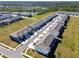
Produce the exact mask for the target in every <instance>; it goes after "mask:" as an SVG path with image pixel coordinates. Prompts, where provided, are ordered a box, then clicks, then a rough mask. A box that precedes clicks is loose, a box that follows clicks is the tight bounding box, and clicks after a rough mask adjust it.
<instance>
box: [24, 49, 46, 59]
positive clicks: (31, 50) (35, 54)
mask: <svg viewBox="0 0 79 59" xmlns="http://www.w3.org/2000/svg"><path fill="white" fill-rule="evenodd" d="M25 54H27V55H30V56H32V57H34V58H46V57H45V56H43V55H41V54H39V53H38V52H36V51H35V50H33V49H31V48H29V49H28V51H27V52H26V53H25Z"/></svg>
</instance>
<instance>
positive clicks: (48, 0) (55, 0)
mask: <svg viewBox="0 0 79 59" xmlns="http://www.w3.org/2000/svg"><path fill="white" fill-rule="evenodd" d="M0 1H79V0H0Z"/></svg>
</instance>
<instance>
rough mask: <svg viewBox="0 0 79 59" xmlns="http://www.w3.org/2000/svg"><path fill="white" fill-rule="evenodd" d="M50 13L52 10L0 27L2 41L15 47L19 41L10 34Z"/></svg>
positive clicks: (0, 39)
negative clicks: (12, 38) (13, 39)
mask: <svg viewBox="0 0 79 59" xmlns="http://www.w3.org/2000/svg"><path fill="white" fill-rule="evenodd" d="M49 14H51V12H49V13H46V14H42V15H34V16H33V17H31V18H28V19H24V20H21V21H17V22H14V23H12V24H9V25H7V26H4V27H0V42H1V43H4V44H6V45H8V46H11V47H13V48H15V47H16V46H17V45H18V43H16V42H15V41H12V40H11V39H10V38H9V34H11V33H13V32H16V31H17V30H19V29H21V28H23V27H24V26H27V25H29V24H32V23H35V22H36V21H38V20H40V19H41V18H44V17H46V16H48V15H49Z"/></svg>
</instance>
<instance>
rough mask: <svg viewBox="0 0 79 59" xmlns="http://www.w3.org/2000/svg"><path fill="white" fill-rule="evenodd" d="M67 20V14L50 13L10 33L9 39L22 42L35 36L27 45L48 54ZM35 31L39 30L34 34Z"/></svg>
mask: <svg viewBox="0 0 79 59" xmlns="http://www.w3.org/2000/svg"><path fill="white" fill-rule="evenodd" d="M67 20H68V15H67V14H60V13H56V14H51V15H49V16H48V17H46V18H44V19H42V20H40V21H38V22H36V23H35V24H32V25H29V26H26V27H24V28H22V29H20V30H18V31H17V32H14V33H12V34H10V36H9V37H10V38H11V40H14V41H16V42H18V43H22V42H25V41H26V40H29V39H30V38H31V37H33V36H36V38H35V39H34V41H33V42H32V43H31V45H29V46H28V47H29V48H32V49H34V50H35V51H37V52H39V53H41V54H43V55H46V56H48V55H49V53H50V51H51V50H52V49H54V48H55V46H56V44H57V43H58V40H59V37H60V36H61V34H62V32H63V31H64V29H65V28H64V26H66V23H67ZM37 31H40V34H39V35H34V34H35V33H36V32H37Z"/></svg>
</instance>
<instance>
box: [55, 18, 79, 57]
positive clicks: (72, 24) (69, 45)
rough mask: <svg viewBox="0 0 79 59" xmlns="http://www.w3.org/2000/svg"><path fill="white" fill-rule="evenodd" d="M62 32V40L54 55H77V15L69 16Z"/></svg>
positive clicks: (78, 46) (78, 30)
mask: <svg viewBox="0 0 79 59" xmlns="http://www.w3.org/2000/svg"><path fill="white" fill-rule="evenodd" d="M67 25H68V27H67V29H65V31H64V33H63V39H62V42H61V43H60V44H59V45H58V47H57V50H56V53H55V54H56V57H59V58H61V57H62V58H71V57H72V58H73V57H79V17H71V18H70V21H69V22H68V24H67Z"/></svg>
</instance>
